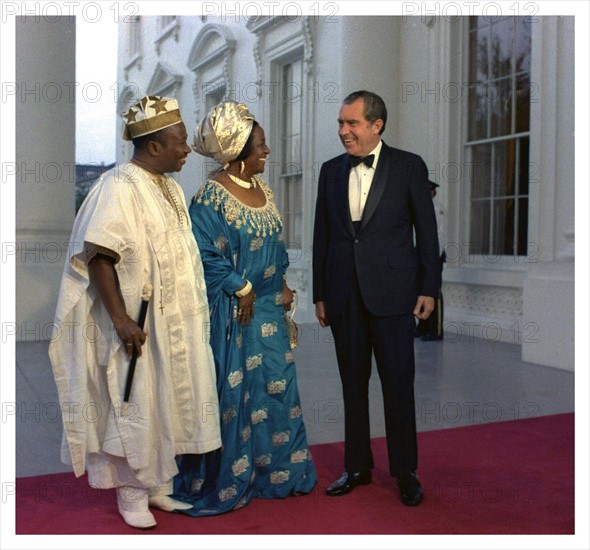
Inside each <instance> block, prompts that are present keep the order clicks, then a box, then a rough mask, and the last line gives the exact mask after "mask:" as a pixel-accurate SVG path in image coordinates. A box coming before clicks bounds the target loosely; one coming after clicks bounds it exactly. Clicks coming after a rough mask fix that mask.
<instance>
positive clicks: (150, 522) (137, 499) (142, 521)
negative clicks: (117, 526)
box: [117, 486, 156, 529]
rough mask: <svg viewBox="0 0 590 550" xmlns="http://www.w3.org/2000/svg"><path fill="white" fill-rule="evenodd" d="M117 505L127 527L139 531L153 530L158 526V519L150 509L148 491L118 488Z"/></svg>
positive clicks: (125, 487) (134, 488) (135, 488)
mask: <svg viewBox="0 0 590 550" xmlns="http://www.w3.org/2000/svg"><path fill="white" fill-rule="evenodd" d="M117 505H118V506H119V513H120V514H121V516H122V517H123V519H124V520H125V523H126V524H127V525H130V526H131V527H135V528H137V529H151V528H152V527H155V526H156V518H155V517H154V515H153V514H152V513H151V512H150V511H149V508H148V493H147V489H138V488H137V487H128V486H124V487H117Z"/></svg>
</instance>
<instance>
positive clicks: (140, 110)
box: [122, 95, 182, 141]
mask: <svg viewBox="0 0 590 550" xmlns="http://www.w3.org/2000/svg"><path fill="white" fill-rule="evenodd" d="M122 116H123V120H124V121H125V131H124V132H123V139H124V140H126V141H130V140H132V139H134V138H137V137H141V136H147V135H148V134H153V133H154V132H157V131H158V130H163V129H164V128H168V127H169V126H174V125H175V124H178V123H179V122H182V118H181V117H180V111H179V110H178V101H176V99H172V98H170V97H162V96H158V95H148V96H146V97H144V98H143V99H140V100H139V101H138V102H137V103H136V104H135V105H133V106H131V108H130V109H129V110H128V111H127V112H125V113H123V115H122Z"/></svg>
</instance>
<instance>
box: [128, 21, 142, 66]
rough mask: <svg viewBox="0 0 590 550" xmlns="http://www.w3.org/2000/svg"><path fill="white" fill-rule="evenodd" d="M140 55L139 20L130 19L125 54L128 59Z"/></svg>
mask: <svg viewBox="0 0 590 550" xmlns="http://www.w3.org/2000/svg"><path fill="white" fill-rule="evenodd" d="M140 53H141V19H140V18H139V17H137V16H133V17H130V21H129V33H128V34H127V54H128V57H129V58H133V57H135V56H138V55H139V54H140Z"/></svg>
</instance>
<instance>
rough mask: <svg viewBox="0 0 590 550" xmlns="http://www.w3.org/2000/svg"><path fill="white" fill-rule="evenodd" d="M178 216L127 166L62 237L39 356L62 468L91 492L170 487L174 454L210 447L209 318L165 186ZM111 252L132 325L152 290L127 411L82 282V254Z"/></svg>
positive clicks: (121, 374) (186, 230)
mask: <svg viewBox="0 0 590 550" xmlns="http://www.w3.org/2000/svg"><path fill="white" fill-rule="evenodd" d="M166 181H167V183H168V187H169V189H170V190H171V191H172V192H173V193H174V196H175V198H176V202H177V205H178V207H179V209H180V210H181V212H182V216H183V221H184V223H183V224H180V222H179V215H178V213H177V209H176V208H175V207H174V205H173V204H171V202H170V200H168V199H167V198H166V197H165V196H164V194H163V192H162V190H161V188H160V187H159V185H158V183H157V182H156V181H154V177H153V175H151V174H149V173H148V172H146V171H144V170H143V169H141V168H139V167H137V166H136V165H134V164H131V163H128V164H125V165H120V166H116V167H115V168H114V169H112V170H110V171H109V172H107V173H105V174H104V175H103V177H102V178H101V180H100V181H99V182H97V184H96V185H95V186H94V187H93V188H92V190H91V191H90V193H89V195H88V197H87V199H86V201H85V202H84V204H83V205H82V207H81V209H80V211H79V213H78V215H77V217H76V220H75V222H74V228H73V231H72V238H71V243H70V250H69V254H68V258H69V261H67V262H66V265H65V268H64V274H63V279H62V284H61V289H60V294H59V300H58V306H57V312H56V317H55V331H54V336H53V338H52V341H51V343H50V347H49V355H50V359H51V364H52V368H53V372H54V376H55V380H56V384H57V388H58V393H59V399H60V405H61V409H62V414H63V422H64V438H63V445H62V460H63V461H64V462H65V463H67V464H71V465H72V466H73V469H74V472H75V474H76V476H81V475H82V474H83V473H84V471H85V470H87V471H88V475H89V482H90V484H91V485H92V486H94V487H98V488H110V487H116V486H118V485H132V486H136V487H142V488H150V487H156V486H160V485H162V484H165V483H169V482H170V480H171V478H172V477H173V476H174V475H175V474H176V473H177V471H178V470H177V467H176V461H175V456H176V455H179V454H186V453H197V454H200V453H206V452H209V451H212V450H214V449H217V448H219V447H220V446H221V437H220V427H219V426H220V423H219V411H218V399H217V391H216V375H215V366H214V362H213V355H212V352H211V348H210V346H209V311H208V309H209V308H208V302H207V293H206V289H205V283H204V278H203V267H202V264H201V259H200V254H199V250H198V247H197V244H196V241H195V239H194V236H193V234H192V231H191V226H190V217H189V216H188V213H187V210H186V205H185V199H184V193H183V191H182V189H181V187H180V186H179V185H178V184H177V183H176V182H175V181H174V180H173V179H172V178H168V179H167V180H166ZM89 243H92V244H94V245H98V246H100V247H105V248H107V249H109V250H111V251H114V252H116V253H117V254H118V255H119V256H120V260H119V261H118V262H117V263H116V264H115V269H116V272H117V275H118V279H119V284H120V288H121V293H122V296H123V299H124V301H125V305H126V309H127V313H128V315H129V316H130V317H131V318H132V319H135V320H137V318H138V314H139V309H140V304H141V299H142V290H143V288H144V285H145V284H146V283H149V284H151V285H152V288H153V294H152V297H151V300H150V302H149V306H148V310H147V317H146V321H145V327H144V330H145V332H146V333H147V339H146V342H145V344H144V345H143V348H142V355H141V357H139V358H138V360H137V365H136V368H135V376H134V379H133V386H132V390H131V395H130V398H129V404H128V406H127V407H123V406H122V402H123V395H124V388H125V381H126V377H127V371H128V365H129V359H128V357H127V355H126V352H125V349H124V346H123V345H122V342H121V340H120V339H119V337H118V336H117V335H116V332H115V331H114V329H113V326H112V321H111V319H110V317H109V314H108V312H107V310H106V308H105V307H104V305H103V303H102V301H101V300H100V298H98V296H97V294H96V292H95V289H94V287H93V286H92V285H91V284H90V281H89V275H88V267H87V264H86V259H85V249H86V248H87V246H88V244H89Z"/></svg>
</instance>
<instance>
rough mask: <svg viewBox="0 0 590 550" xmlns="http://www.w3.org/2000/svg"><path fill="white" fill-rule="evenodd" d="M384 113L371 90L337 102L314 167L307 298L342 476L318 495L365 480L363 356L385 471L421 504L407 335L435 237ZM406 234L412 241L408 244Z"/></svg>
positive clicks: (418, 181)
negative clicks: (341, 433)
mask: <svg viewBox="0 0 590 550" xmlns="http://www.w3.org/2000/svg"><path fill="white" fill-rule="evenodd" d="M386 122H387V109H386V107H385V104H384V103H383V100H382V99H381V98H380V97H379V96H378V95H376V94H374V93H371V92H367V91H359V92H354V93H352V94H350V95H349V96H347V97H346V98H345V99H344V102H343V104H342V107H341V109H340V115H339V118H338V126H339V130H338V135H339V137H340V140H341V142H342V144H343V145H344V148H345V149H346V153H345V154H343V155H340V156H338V157H336V158H333V159H331V160H329V161H327V162H325V163H324V164H323V165H322V169H321V171H320V179H319V185H318V196H317V203H316V213H315V227H314V245H313V301H314V303H315V305H316V316H317V318H318V320H319V322H320V325H321V326H322V327H326V326H328V325H330V326H331V329H332V334H333V336H334V342H335V345H336V355H337V358H338V367H339V370H340V377H341V380H342V390H343V396H344V409H345V411H344V413H345V456H344V465H345V472H344V474H343V475H342V477H340V478H339V479H338V480H336V481H335V482H334V483H332V485H330V487H328V489H327V491H326V494H328V495H329V496H340V495H344V494H347V493H349V492H350V491H352V490H353V489H354V488H355V487H356V486H358V485H365V484H368V483H370V482H371V469H372V468H373V466H374V464H373V456H372V453H371V444H370V429H369V403H368V391H369V390H368V388H369V377H370V375H371V356H372V353H374V354H375V360H376V363H377V369H378V372H379V376H380V378H381V386H382V390H383V402H384V409H385V426H386V434H387V449H388V455H389V470H390V473H391V475H392V476H394V477H396V478H397V483H398V487H399V490H400V496H401V500H402V502H403V503H404V504H406V505H408V506H415V505H418V504H420V503H421V502H422V499H423V492H422V488H421V485H420V482H419V481H418V477H417V476H416V473H415V471H416V468H417V465H418V457H417V444H416V417H415V404H414V331H415V328H416V322H415V319H414V317H416V318H418V319H426V318H428V316H429V315H430V313H431V312H432V310H433V308H434V301H435V298H436V297H437V296H438V292H439V289H440V265H439V259H438V257H439V255H438V238H437V228H436V220H435V214H434V208H433V205H432V198H431V195H430V188H429V186H428V173H427V169H426V166H425V164H424V162H423V161H422V159H421V158H420V157H419V156H417V155H415V154H413V153H408V152H405V151H401V150H399V149H394V148H392V147H388V146H387V145H386V144H385V143H383V142H382V141H381V134H382V133H383V131H384V130H385V124H386ZM414 232H415V236H416V243H415V244H414Z"/></svg>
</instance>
